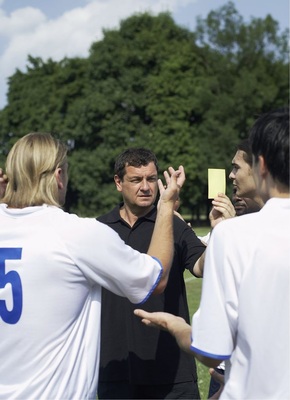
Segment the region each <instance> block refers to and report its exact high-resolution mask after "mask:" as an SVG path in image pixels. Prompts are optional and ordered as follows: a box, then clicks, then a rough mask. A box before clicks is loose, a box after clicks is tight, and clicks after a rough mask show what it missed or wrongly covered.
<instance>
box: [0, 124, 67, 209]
mask: <svg viewBox="0 0 290 400" xmlns="http://www.w3.org/2000/svg"><path fill="white" fill-rule="evenodd" d="M66 162H67V147H66V146H65V145H64V144H63V143H61V142H60V141H59V140H57V139H55V138H54V137H53V136H52V135H51V134H50V133H38V132H32V133H29V134H28V135H25V136H23V137H22V138H21V139H19V140H18V141H17V142H16V143H15V144H14V146H13V147H12V149H11V150H10V152H9V154H8V156H7V161H6V175H7V177H8V184H7V188H6V192H5V196H4V197H3V198H2V200H1V202H2V203H6V204H7V205H8V206H9V207H13V208H24V207H29V206H39V205H42V204H49V205H54V206H57V207H59V206H60V204H59V198H58V197H59V194H58V185H57V180H56V177H55V171H56V169H57V168H59V167H62V166H63V165H64V164H65V163H66Z"/></svg>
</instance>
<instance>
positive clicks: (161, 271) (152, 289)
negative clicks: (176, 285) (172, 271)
mask: <svg viewBox="0 0 290 400" xmlns="http://www.w3.org/2000/svg"><path fill="white" fill-rule="evenodd" d="M151 257H152V258H154V260H156V261H158V263H159V264H160V267H161V270H160V273H159V275H158V278H157V279H156V282H155V283H154V285H153V286H152V288H151V290H150V292H148V294H147V296H146V297H145V299H144V300H142V301H141V302H140V303H137V305H139V304H143V303H145V301H147V300H148V298H149V297H150V296H151V294H152V292H154V290H155V288H156V286H157V285H158V283H159V281H160V279H161V276H162V273H163V267H162V264H161V261H160V260H159V259H158V258H157V257H153V256H151Z"/></svg>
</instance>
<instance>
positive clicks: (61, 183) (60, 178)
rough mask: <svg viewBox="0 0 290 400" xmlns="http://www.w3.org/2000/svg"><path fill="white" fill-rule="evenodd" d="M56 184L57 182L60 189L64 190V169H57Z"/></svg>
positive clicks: (55, 173)
mask: <svg viewBox="0 0 290 400" xmlns="http://www.w3.org/2000/svg"><path fill="white" fill-rule="evenodd" d="M54 175H55V178H56V182H57V187H58V188H59V189H63V181H62V169H61V168H60V167H58V168H56V170H55V172H54Z"/></svg>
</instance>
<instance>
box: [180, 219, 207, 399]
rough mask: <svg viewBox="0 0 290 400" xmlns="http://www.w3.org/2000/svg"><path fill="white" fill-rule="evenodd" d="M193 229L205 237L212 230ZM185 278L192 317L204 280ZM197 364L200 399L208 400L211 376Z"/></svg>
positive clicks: (192, 277) (188, 275)
mask: <svg viewBox="0 0 290 400" xmlns="http://www.w3.org/2000/svg"><path fill="white" fill-rule="evenodd" d="M193 229H194V231H195V233H196V234H197V235H198V236H205V235H206V234H207V233H208V232H209V230H210V228H208V227H202V228H195V227H194V228H193ZM184 278H185V282H186V291H187V300H188V305H189V312H190V316H192V315H193V314H194V312H195V311H196V310H197V309H198V306H199V300H200V293H201V284H202V279H198V278H195V277H194V276H192V275H191V273H190V272H188V271H186V272H185V275H184ZM196 364H197V375H198V386H199V391H200V397H201V399H202V400H206V399H207V395H208V387H209V381H210V375H209V373H208V368H207V367H205V366H204V365H203V364H201V363H200V362H199V361H197V360H196Z"/></svg>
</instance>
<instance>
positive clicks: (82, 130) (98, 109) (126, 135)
mask: <svg viewBox="0 0 290 400" xmlns="http://www.w3.org/2000/svg"><path fill="white" fill-rule="evenodd" d="M288 33H289V32H288V30H287V31H285V32H282V33H280V31H279V26H278V24H277V22H276V21H275V20H273V19H272V17H271V16H267V17H266V18H265V19H252V20H251V21H250V22H249V23H245V22H244V20H243V18H242V17H241V16H240V15H239V14H238V12H237V10H236V9H235V7H234V4H233V3H232V2H229V3H227V4H226V5H225V6H223V7H221V8H220V9H218V10H216V11H212V12H210V13H209V15H208V16H207V18H206V19H204V20H203V19H201V18H198V21H197V28H196V30H195V31H194V32H191V31H189V30H188V29H186V28H184V27H181V26H178V25H177V24H176V23H175V22H174V20H173V18H172V17H171V15H170V14H168V13H161V14H159V15H158V16H153V15H151V14H150V13H142V14H136V15H133V16H131V17H129V18H127V19H126V20H123V21H122V22H121V24H120V27H119V29H114V30H106V31H104V37H103V39H102V40H101V41H98V42H95V43H93V44H92V45H91V48H90V54H89V56H88V58H85V59H81V58H73V59H68V58H65V59H64V60H62V61H60V62H55V61H53V60H51V59H49V60H47V61H43V60H41V59H40V58H33V57H31V56H29V57H28V65H27V71H26V72H21V71H16V73H15V74H14V75H13V76H11V77H10V79H9V91H8V104H7V106H6V107H5V108H4V109H3V110H1V111H0V142H1V147H0V161H1V165H3V163H4V157H5V154H6V153H7V151H8V150H9V149H10V148H11V146H12V144H13V143H14V142H15V141H16V140H17V139H18V138H19V137H21V136H23V135H24V134H26V133H28V132H31V131H46V132H47V131H49V132H52V133H54V134H55V135H57V136H59V137H60V138H61V139H63V140H65V141H69V143H70V144H73V148H72V150H71V151H70V153H69V163H70V184H69V190H68V196H67V204H66V207H67V209H69V210H70V211H73V212H77V213H78V214H81V215H88V216H97V215H99V214H101V213H103V212H106V211H108V210H109V209H110V208H112V207H113V206H114V205H115V204H116V202H117V201H118V200H119V195H118V193H117V192H116V189H115V187H114V183H113V175H114V160H115V157H116V156H117V155H118V154H119V153H120V152H121V151H123V150H124V149H125V148H127V147H133V146H134V147H147V148H150V149H151V150H153V151H154V152H155V154H156V155H157V157H158V160H159V165H160V170H161V171H162V170H164V169H165V168H167V167H168V166H169V165H172V166H174V167H178V165H180V164H182V165H184V167H185V170H186V175H187V182H186V186H185V188H184V190H183V192H182V204H183V205H182V207H183V208H182V212H186V213H192V214H196V213H198V210H200V209H202V207H204V206H205V205H206V204H207V199H206V198H207V169H208V168H228V170H229V167H230V163H231V159H232V157H233V155H234V153H235V146H236V145H237V143H238V142H239V141H240V140H241V139H242V138H244V137H245V136H247V133H248V129H249V127H250V126H251V125H252V123H253V121H254V119H255V118H256V117H257V116H258V115H259V114H260V113H262V112H265V111H268V110H270V109H273V108H277V107H279V106H283V105H286V104H288V97H289V76H288V68H289V64H288V44H287V43H288ZM229 194H230V192H229Z"/></svg>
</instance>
